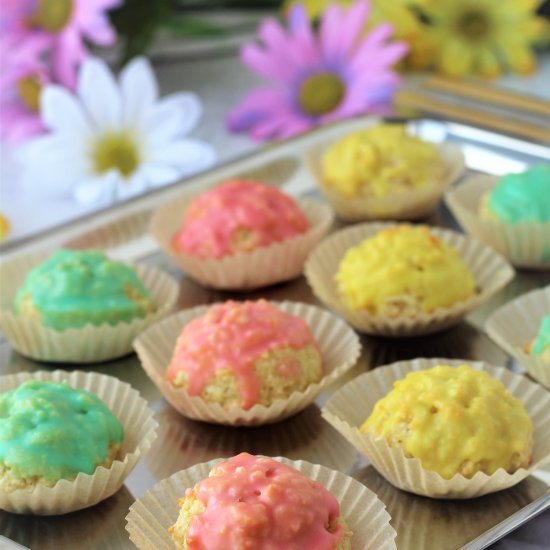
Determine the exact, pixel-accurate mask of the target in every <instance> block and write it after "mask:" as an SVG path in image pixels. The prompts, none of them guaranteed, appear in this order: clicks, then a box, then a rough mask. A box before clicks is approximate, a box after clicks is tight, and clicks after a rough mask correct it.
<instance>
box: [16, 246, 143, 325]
mask: <svg viewBox="0 0 550 550" xmlns="http://www.w3.org/2000/svg"><path fill="white" fill-rule="evenodd" d="M14 310H15V312H16V313H17V314H18V315H21V316H24V317H28V318H34V319H39V320H40V321H41V322H42V324H43V325H45V326H47V327H51V328H53V329H56V330H64V329H67V328H70V327H83V326H84V325H86V324H92V325H101V324H103V323H109V324H111V325H115V324H117V323H120V322H131V321H132V320H133V319H135V318H137V317H145V315H146V314H147V313H149V312H152V311H153V310H154V304H153V302H152V300H151V296H150V293H149V291H148V290H147V289H146V288H145V287H144V286H143V284H142V283H141V281H140V280H139V279H138V277H137V275H136V272H135V271H134V269H133V268H132V267H130V266H128V265H125V264H123V263H121V262H117V261H113V260H110V259H109V258H107V257H106V256H105V254H103V252H100V251H99V250H78V251H76V250H59V251H57V252H55V253H54V254H53V256H51V257H50V258H48V259H47V260H46V261H45V262H44V263H42V264H41V265H39V266H38V267H36V268H35V269H33V270H32V271H31V272H30V273H29V274H28V275H27V278H26V279H25V282H24V283H23V286H22V287H21V288H20V289H19V291H18V292H17V295H16V297H15V301H14Z"/></svg>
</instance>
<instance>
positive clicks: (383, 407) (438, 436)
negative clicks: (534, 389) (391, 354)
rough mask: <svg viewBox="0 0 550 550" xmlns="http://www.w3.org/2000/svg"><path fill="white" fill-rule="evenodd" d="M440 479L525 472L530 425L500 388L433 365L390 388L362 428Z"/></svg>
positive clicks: (483, 376) (465, 371)
mask: <svg viewBox="0 0 550 550" xmlns="http://www.w3.org/2000/svg"><path fill="white" fill-rule="evenodd" d="M360 430H361V431H363V432H369V433H371V434H373V435H374V436H381V437H383V438H385V439H386V441H387V443H388V445H390V446H391V447H401V448H402V449H403V451H404V453H405V455H406V456H407V457H416V458H419V459H420V461H421V462H422V466H423V467H424V468H425V469H426V470H430V471H435V472H437V473H439V474H440V475H441V476H442V477H443V478H445V479H450V478H452V477H453V476H454V475H455V474H457V473H458V474H462V475H463V476H465V477H468V478H470V477H472V476H473V475H475V474H476V473H477V472H478V471H481V472H484V473H486V474H488V475H491V474H493V473H494V472H495V471H496V470H498V469H499V468H503V469H504V470H506V471H507V472H509V473H513V472H515V471H516V470H517V469H519V468H526V467H528V466H529V464H530V462H531V456H532V451H533V424H532V421H531V419H530V418H529V416H528V414H527V412H526V410H525V408H524V406H523V404H522V402H521V401H520V400H519V399H517V398H516V397H514V396H513V395H512V394H511V393H510V392H509V391H507V390H506V388H505V387H504V385H503V384H502V382H500V381H499V380H496V379H494V378H492V377H491V376H490V375H489V374H488V373H486V372H484V371H477V370H474V369H472V368H471V367H469V366H468V365H462V366H459V367H452V366H446V365H438V366H436V367H433V368H432V369H427V370H421V371H416V372H410V373H408V374H407V376H406V377H405V378H403V379H401V380H398V381H396V382H395V383H394V388H393V390H391V391H390V392H389V393H388V395H386V396H385V397H383V398H382V399H380V400H379V401H378V402H377V403H376V405H375V407H374V409H373V411H372V413H371V415H370V416H369V417H368V418H367V420H365V422H364V423H363V424H362V425H361V428H360Z"/></svg>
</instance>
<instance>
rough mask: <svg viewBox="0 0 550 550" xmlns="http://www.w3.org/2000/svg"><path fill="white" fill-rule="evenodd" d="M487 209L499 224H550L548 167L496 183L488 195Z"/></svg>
mask: <svg viewBox="0 0 550 550" xmlns="http://www.w3.org/2000/svg"><path fill="white" fill-rule="evenodd" d="M488 206H489V209H490V210H491V211H492V212H493V213H494V214H495V215H496V216H497V217H498V218H499V219H501V220H502V221H504V222H506V223H510V224H514V223H518V222H531V221H536V222H547V221H550V166H547V165H540V166H533V167H532V168H530V169H529V170H526V171H525V172H522V173H521V174H508V175H507V176H503V177H502V178H500V179H499V180H498V183H497V185H496V186H495V188H494V189H493V190H492V191H491V194H490V195H489V205H488Z"/></svg>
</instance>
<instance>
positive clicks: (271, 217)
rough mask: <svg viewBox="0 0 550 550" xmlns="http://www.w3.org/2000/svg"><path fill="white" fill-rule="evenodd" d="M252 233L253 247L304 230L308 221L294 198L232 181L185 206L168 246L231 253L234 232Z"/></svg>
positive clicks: (193, 251)
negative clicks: (180, 223) (179, 223)
mask: <svg viewBox="0 0 550 550" xmlns="http://www.w3.org/2000/svg"><path fill="white" fill-rule="evenodd" d="M240 229H249V230H251V231H252V232H253V233H254V243H253V245H254V248H256V247H259V246H268V245H270V244H272V243H275V242H279V241H283V240H285V239H288V238H290V237H294V236H296V235H299V234H301V233H304V232H305V231H307V230H308V229H309V221H308V219H307V217H306V216H305V214H304V213H303V212H302V211H301V210H300V208H299V207H298V205H297V204H296V203H295V202H294V200H293V199H292V198H291V197H289V196H288V195H285V194H284V193H282V192H281V191H279V190H278V189H276V188H274V187H269V186H268V185H263V184H261V183H257V182H253V181H241V180H233V181H227V182H225V183H222V184H221V185H220V186H218V187H216V188H215V189H212V190H210V191H207V192H206V193H204V194H202V195H201V196H199V197H197V198H196V199H195V200H194V201H193V202H192V203H191V204H190V205H189V207H188V208H187V210H186V211H185V214H184V217H183V223H182V227H181V229H180V231H178V232H177V233H176V234H175V235H174V237H173V239H172V246H173V247H174V249H175V250H177V251H179V252H185V253H186V254H189V255H190V256H197V257H200V258H210V257H213V258H222V257H223V256H227V255H230V254H232V253H235V250H234V249H233V248H232V247H233V245H234V238H235V234H236V232H238V230H240Z"/></svg>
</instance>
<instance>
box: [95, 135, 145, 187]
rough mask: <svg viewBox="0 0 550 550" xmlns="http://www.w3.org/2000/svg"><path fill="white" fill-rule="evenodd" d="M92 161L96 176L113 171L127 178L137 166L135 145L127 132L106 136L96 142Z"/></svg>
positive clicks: (136, 148)
mask: <svg viewBox="0 0 550 550" xmlns="http://www.w3.org/2000/svg"><path fill="white" fill-rule="evenodd" d="M92 161H93V165H94V170H95V172H96V173H98V174H103V173H105V172H108V171H109V170H113V169H114V170H117V171H118V172H119V173H120V174H122V175H123V176H124V177H125V178H127V177H128V176H131V175H132V174H133V173H134V172H135V170H136V168H137V167H138V165H139V151H138V147H137V143H136V141H135V139H133V137H132V136H131V135H130V134H129V133H127V132H119V133H116V132H113V133H110V134H106V135H104V136H103V137H102V138H101V139H99V140H98V141H96V143H95V145H94V148H93V151H92Z"/></svg>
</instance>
